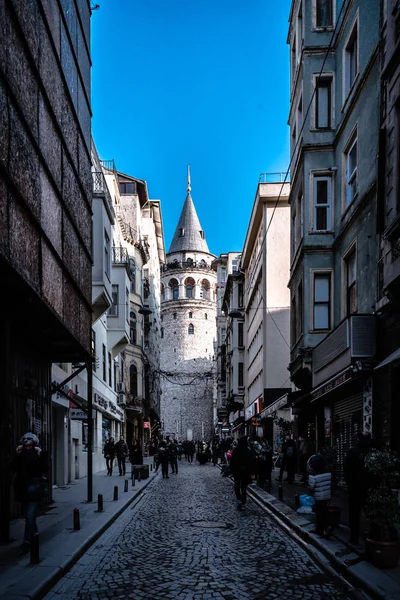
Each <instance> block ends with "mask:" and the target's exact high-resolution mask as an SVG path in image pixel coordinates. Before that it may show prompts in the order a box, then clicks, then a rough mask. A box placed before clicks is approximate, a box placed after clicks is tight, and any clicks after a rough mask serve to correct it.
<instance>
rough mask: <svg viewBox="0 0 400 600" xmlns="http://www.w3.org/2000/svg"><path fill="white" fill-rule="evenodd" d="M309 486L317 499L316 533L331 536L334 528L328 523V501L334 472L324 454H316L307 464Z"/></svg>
mask: <svg viewBox="0 0 400 600" xmlns="http://www.w3.org/2000/svg"><path fill="white" fill-rule="evenodd" d="M307 469H308V472H309V476H308V487H309V488H310V490H311V492H312V493H313V496H314V500H315V516H316V528H315V533H317V534H318V535H324V536H325V537H329V536H330V534H331V533H332V528H331V527H330V526H329V524H328V501H329V500H330V499H331V495H332V474H331V473H330V472H329V470H328V468H327V464H326V460H325V458H324V457H323V456H322V454H318V453H317V454H314V455H313V456H311V457H310V459H309V461H308V465H307Z"/></svg>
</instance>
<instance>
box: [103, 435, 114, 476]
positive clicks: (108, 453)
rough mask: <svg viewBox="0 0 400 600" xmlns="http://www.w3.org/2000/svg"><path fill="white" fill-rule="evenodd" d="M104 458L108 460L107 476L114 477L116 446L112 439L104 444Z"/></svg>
mask: <svg viewBox="0 0 400 600" xmlns="http://www.w3.org/2000/svg"><path fill="white" fill-rule="evenodd" d="M104 458H105V459H106V466H107V475H112V472H113V464H114V458H115V444H114V438H112V437H110V438H109V439H108V440H107V441H106V443H105V444H104Z"/></svg>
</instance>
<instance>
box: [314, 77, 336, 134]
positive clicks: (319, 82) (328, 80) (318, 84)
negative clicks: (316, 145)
mask: <svg viewBox="0 0 400 600" xmlns="http://www.w3.org/2000/svg"><path fill="white" fill-rule="evenodd" d="M325 84H328V85H325ZM322 88H328V106H327V120H328V124H327V125H324V126H321V125H319V121H320V110H319V108H320V97H319V90H321V89H322ZM333 92H334V89H333V74H326V73H323V74H322V75H317V76H316V77H315V111H314V128H315V129H318V131H331V130H332V129H334V119H333Z"/></svg>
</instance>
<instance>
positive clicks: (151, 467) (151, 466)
mask: <svg viewBox="0 0 400 600" xmlns="http://www.w3.org/2000/svg"><path fill="white" fill-rule="evenodd" d="M152 470H153V463H150V471H152Z"/></svg>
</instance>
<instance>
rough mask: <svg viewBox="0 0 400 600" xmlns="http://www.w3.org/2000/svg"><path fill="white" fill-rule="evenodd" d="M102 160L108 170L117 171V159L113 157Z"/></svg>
mask: <svg viewBox="0 0 400 600" xmlns="http://www.w3.org/2000/svg"><path fill="white" fill-rule="evenodd" d="M100 162H101V164H102V165H103V167H104V168H105V169H107V171H114V172H116V168H115V161H114V159H113V158H112V159H111V160H101V161H100Z"/></svg>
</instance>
